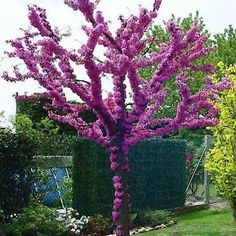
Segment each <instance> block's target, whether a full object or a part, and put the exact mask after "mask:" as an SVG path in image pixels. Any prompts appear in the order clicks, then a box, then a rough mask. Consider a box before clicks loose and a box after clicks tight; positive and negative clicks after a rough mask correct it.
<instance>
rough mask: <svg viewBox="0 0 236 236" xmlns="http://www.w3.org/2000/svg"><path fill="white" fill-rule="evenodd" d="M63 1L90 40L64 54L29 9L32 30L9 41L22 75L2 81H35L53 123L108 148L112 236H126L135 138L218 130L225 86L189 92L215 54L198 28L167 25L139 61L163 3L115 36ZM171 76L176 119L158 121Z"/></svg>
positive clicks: (98, 18)
mask: <svg viewBox="0 0 236 236" xmlns="http://www.w3.org/2000/svg"><path fill="white" fill-rule="evenodd" d="M65 2H66V4H67V5H68V6H69V7H71V8H72V9H73V10H75V11H80V12H82V13H83V15H84V17H85V18H86V20H87V21H88V22H89V23H90V26H88V25H87V26H83V29H84V31H85V33H86V34H87V36H88V38H87V41H86V43H85V44H84V45H82V46H81V47H80V48H79V49H76V50H74V51H69V50H67V49H66V48H65V47H63V46H62V45H61V39H62V37H63V35H61V34H60V33H59V32H58V30H57V29H53V28H52V27H51V25H50V23H49V22H48V20H47V17H46V12H45V10H43V9H42V8H40V7H37V6H31V7H29V14H28V18H29V20H30V22H31V25H32V26H34V28H35V29H36V31H24V35H23V37H20V38H17V39H15V40H10V41H9V43H10V44H11V45H12V46H13V48H14V51H13V52H10V53H9V56H10V57H16V58H20V59H21V60H23V62H24V64H25V65H26V67H27V72H26V73H22V72H21V70H20V68H19V67H17V66H15V67H14V74H15V75H14V76H10V75H9V74H8V73H7V72H4V74H3V78H4V79H6V80H8V81H23V80H25V79H28V78H34V79H35V80H37V81H38V82H39V84H40V85H41V86H43V87H44V88H45V89H46V92H44V93H42V94H34V95H33V96H32V97H39V96H41V97H43V98H46V99H49V100H50V101H51V102H50V103H48V104H46V105H45V106H44V108H45V109H46V110H48V112H49V113H48V114H49V117H50V118H51V119H54V120H57V121H60V122H63V123H68V124H70V125H71V126H73V127H74V128H75V129H76V130H78V132H79V133H80V135H82V136H84V137H86V138H88V139H90V140H93V141H95V142H97V143H98V144H100V145H101V146H103V147H105V148H106V150H107V152H108V153H109V155H110V161H111V170H112V171H113V174H114V177H113V183H114V188H115V200H114V202H113V213H112V216H113V220H114V222H115V223H116V231H115V232H116V235H117V236H118V235H125V236H127V235H129V217H128V214H129V210H130V197H129V193H128V172H129V161H128V151H129V149H130V148H131V147H132V146H133V145H134V144H136V143H137V142H139V141H140V140H143V139H146V138H152V137H155V136H164V135H166V134H169V133H171V132H174V131H176V130H177V129H179V128H198V127H199V128H202V127H205V126H214V125H216V124H217V120H216V119H215V116H216V114H217V113H218V109H216V108H215V107H214V105H213V104H212V102H211V100H212V99H214V98H215V94H217V93H218V91H220V90H222V89H224V88H227V87H228V86H229V83H228V82H227V80H226V79H224V80H222V81H221V82H220V83H217V84H213V83H212V81H211V80H210V78H207V79H206V83H205V86H204V87H203V89H202V90H201V91H198V92H196V93H193V92H192V91H191V89H190V87H189V85H188V83H189V77H188V76H189V72H190V71H201V72H207V73H210V72H213V71H214V68H213V67H212V66H211V65H203V66H200V65H197V64H195V63H194V62H195V61H197V60H198V59H199V58H201V57H202V56H205V55H207V54H208V53H209V52H210V51H211V50H212V49H211V48H209V47H205V43H206V41H207V37H206V36H205V35H201V34H200V33H199V31H198V28H197V27H196V26H192V27H191V29H190V30H189V31H188V32H186V33H185V32H184V31H183V30H181V29H180V28H179V27H178V26H177V25H176V24H175V23H173V22H172V23H171V22H170V23H169V24H168V25H167V30H168V32H169V41H168V42H167V43H166V44H162V45H160V49H159V50H158V52H153V53H150V54H149V55H147V54H145V55H143V56H142V55H141V52H142V51H143V50H145V48H148V47H149V45H150V43H152V42H153V41H155V40H156V38H146V37H145V32H146V31H147V30H148V28H149V26H150V24H151V23H152V21H153V19H154V18H155V17H156V16H157V10H158V9H159V7H160V4H161V1H160V0H156V1H154V4H153V9H152V10H147V9H144V8H141V9H140V12H139V15H138V16H135V15H132V16H130V17H129V18H127V19H123V18H121V25H120V27H119V28H118V29H117V31H116V33H115V34H114V35H112V33H111V31H110V30H109V25H108V22H107V21H105V19H104V17H103V15H102V12H100V11H96V4H95V3H94V2H92V1H89V0H84V1H80V0H77V1H71V0H66V1H65ZM96 3H98V2H97V1H96ZM96 47H102V48H103V50H104V51H105V53H104V59H103V61H100V60H97V57H96V55H95V48H96ZM96 49H97V48H96ZM75 66H79V68H85V70H86V73H87V78H86V79H87V80H86V81H85V80H84V78H83V79H82V80H81V79H80V78H79V76H81V75H76V73H75V70H74V68H75ZM146 67H155V70H154V72H153V75H152V77H151V79H150V80H149V81H147V80H145V79H143V78H142V77H141V76H140V75H139V74H138V71H139V70H140V69H142V68H146ZM107 75H108V76H109V77H110V78H111V80H112V82H113V89H112V91H111V92H110V93H109V94H108V96H107V97H104V95H102V86H103V78H104V76H107ZM173 77H174V78H176V80H175V83H176V88H177V89H178V92H179V94H180V100H179V103H178V105H177V109H176V114H175V116H174V117H165V118H156V117H155V116H154V115H155V112H156V110H158V109H159V108H160V107H161V106H162V105H163V103H164V100H165V98H166V95H167V93H168V91H167V89H166V86H165V84H166V82H167V81H168V80H169V79H171V78H173ZM127 84H128V85H130V87H131V93H130V94H131V98H132V100H133V103H130V102H129V101H128V100H127V99H126V96H127V95H128V92H127ZM64 88H69V89H70V90H71V91H72V92H74V93H75V94H76V95H77V96H78V97H79V98H80V100H81V101H80V102H82V103H74V102H71V101H69V100H68V99H67V98H66V96H65V93H64ZM23 98H25V97H24V96H23ZM128 106H129V107H128ZM87 110H89V111H92V112H93V113H94V114H95V115H96V118H97V120H95V121H93V122H86V121H85V120H84V119H83V118H82V117H81V116H80V114H81V112H84V111H87ZM202 111H204V112H202ZM200 114H202V116H200Z"/></svg>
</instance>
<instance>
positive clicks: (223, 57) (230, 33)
mask: <svg viewBox="0 0 236 236" xmlns="http://www.w3.org/2000/svg"><path fill="white" fill-rule="evenodd" d="M213 42H214V45H215V47H216V51H215V55H214V61H215V62H216V63H218V62H220V61H222V62H223V63H224V64H225V65H227V66H230V65H234V64H235V62H236V29H234V28H233V27H232V25H229V27H228V28H226V29H225V30H224V33H221V34H216V35H214V41H213Z"/></svg>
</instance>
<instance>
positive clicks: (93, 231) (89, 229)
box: [82, 215, 112, 236]
mask: <svg viewBox="0 0 236 236" xmlns="http://www.w3.org/2000/svg"><path fill="white" fill-rule="evenodd" d="M111 231H112V225H111V223H110V220H109V219H107V218H104V217H103V216H102V215H95V216H91V217H90V218H89V222H88V224H87V225H85V227H84V228H83V230H82V235H84V236H85V235H86V236H87V235H90V236H104V235H106V234H109V233H111Z"/></svg>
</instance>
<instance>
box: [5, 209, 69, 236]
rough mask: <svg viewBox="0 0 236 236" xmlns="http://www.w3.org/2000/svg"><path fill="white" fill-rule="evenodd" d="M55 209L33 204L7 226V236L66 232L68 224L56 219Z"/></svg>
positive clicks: (45, 235) (43, 235)
mask: <svg viewBox="0 0 236 236" xmlns="http://www.w3.org/2000/svg"><path fill="white" fill-rule="evenodd" d="M56 217H57V212H56V210H55V209H50V208H49V207H46V206H43V205H32V206H29V207H28V208H25V209H24V210H23V213H22V214H21V215H20V216H18V217H17V218H15V219H13V220H12V222H11V223H9V224H7V225H6V226H5V234H6V236H37V235H40V236H59V235H63V233H66V230H65V229H66V224H65V223H64V222H59V221H56Z"/></svg>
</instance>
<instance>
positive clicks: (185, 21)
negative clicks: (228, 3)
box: [139, 11, 214, 117]
mask: <svg viewBox="0 0 236 236" xmlns="http://www.w3.org/2000/svg"><path fill="white" fill-rule="evenodd" d="M169 22H175V24H176V25H177V26H178V27H180V28H181V29H182V30H183V31H184V32H185V33H186V32H188V31H189V30H190V29H191V27H192V26H193V25H196V27H198V30H199V32H200V33H201V34H202V35H205V36H207V37H208V39H207V41H206V44H207V45H208V46H213V41H212V40H210V38H209V37H210V33H209V32H208V30H207V29H206V26H205V24H204V20H203V18H202V17H201V16H200V15H199V12H198V11H196V13H195V15H193V14H192V13H190V14H189V15H188V16H187V17H184V18H180V17H176V16H175V15H174V14H173V15H172V17H171V18H170V19H169V20H168V21H164V22H163V23H164V26H162V25H154V26H152V28H151V29H150V30H149V31H148V33H147V37H150V38H151V37H156V38H158V40H157V41H155V42H153V43H152V44H150V46H149V47H148V48H147V49H146V50H145V51H144V52H142V53H144V54H148V53H153V52H158V51H159V49H160V46H161V45H162V44H163V43H168V42H169V32H168V29H167V25H168V23H169ZM213 54H214V51H211V52H210V53H209V54H208V55H205V56H204V57H201V58H198V60H196V61H195V62H194V63H196V64H197V65H204V64H206V63H208V64H211V63H213V57H214V55H213ZM213 64H214V63H213ZM154 71H155V67H147V68H142V69H141V70H139V73H140V75H141V76H142V77H143V78H145V79H147V80H150V78H151V77H152V74H153V72H154ZM189 76H192V77H193V78H194V80H191V81H189V86H190V89H191V91H192V92H197V91H199V90H201V89H202V88H203V87H204V73H203V72H201V71H191V72H190V73H189ZM175 80H176V78H175V77H174V76H173V78H171V79H169V80H168V81H167V83H166V84H165V86H166V89H168V91H169V93H168V95H167V96H166V99H165V103H164V104H163V106H162V107H161V109H159V110H158V111H157V112H156V116H157V117H174V116H175V114H176V108H177V104H178V102H179V101H180V96H179V93H178V88H177V87H176V84H175Z"/></svg>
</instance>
